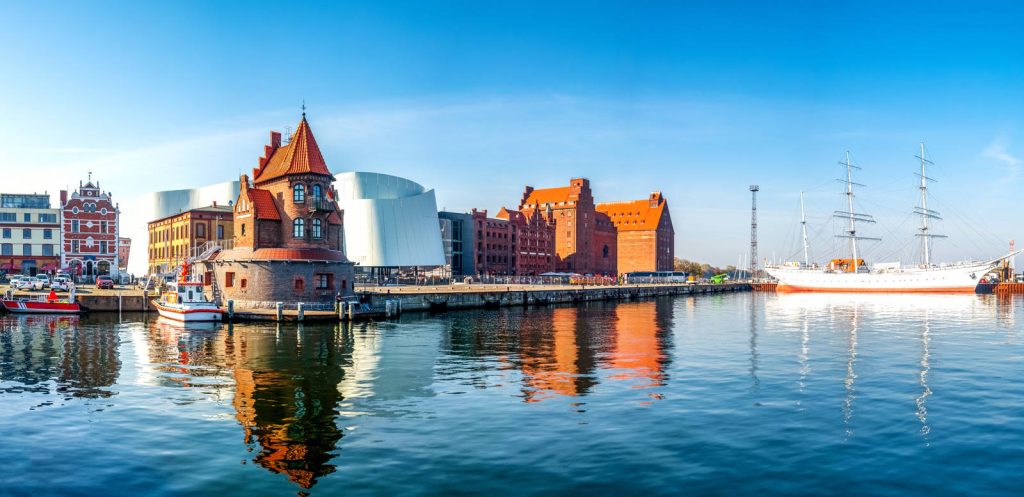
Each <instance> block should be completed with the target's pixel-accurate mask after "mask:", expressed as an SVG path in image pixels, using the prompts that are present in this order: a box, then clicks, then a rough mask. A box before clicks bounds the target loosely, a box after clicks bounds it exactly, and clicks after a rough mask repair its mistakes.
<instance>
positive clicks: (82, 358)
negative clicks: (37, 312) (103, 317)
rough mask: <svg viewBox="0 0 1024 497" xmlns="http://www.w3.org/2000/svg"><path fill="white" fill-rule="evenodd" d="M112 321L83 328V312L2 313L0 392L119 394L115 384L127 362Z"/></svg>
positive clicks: (93, 395) (0, 325)
mask: <svg viewBox="0 0 1024 497" xmlns="http://www.w3.org/2000/svg"><path fill="white" fill-rule="evenodd" d="M112 323H113V322H110V323H95V322H93V323H91V324H90V325H89V326H80V324H79V318H78V317H77V316H3V317H0V382H2V385H3V386H0V393H16V392H37V393H61V394H64V395H67V396H70V397H84V398H99V397H109V396H111V395H113V394H114V393H113V392H112V391H111V390H110V389H109V387H111V386H112V385H114V383H115V382H116V381H117V376H118V373H119V371H120V369H121V362H120V360H119V359H118V355H117V346H118V334H117V331H115V330H113V329H112V326H110V324H112ZM40 330H45V331H44V332H40Z"/></svg>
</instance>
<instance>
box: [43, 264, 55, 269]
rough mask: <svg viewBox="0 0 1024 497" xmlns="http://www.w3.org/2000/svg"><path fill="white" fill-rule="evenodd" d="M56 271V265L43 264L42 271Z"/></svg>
mask: <svg viewBox="0 0 1024 497" xmlns="http://www.w3.org/2000/svg"><path fill="white" fill-rule="evenodd" d="M56 270H57V265H56V264H44V265H43V271H56Z"/></svg>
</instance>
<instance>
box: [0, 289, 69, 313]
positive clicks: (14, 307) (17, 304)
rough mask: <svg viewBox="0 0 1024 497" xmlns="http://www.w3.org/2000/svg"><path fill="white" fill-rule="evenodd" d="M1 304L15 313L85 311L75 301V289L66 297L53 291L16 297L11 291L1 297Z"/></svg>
mask: <svg viewBox="0 0 1024 497" xmlns="http://www.w3.org/2000/svg"><path fill="white" fill-rule="evenodd" d="M0 305H2V306H3V308H4V309H7V311H8V312H12V313H14V314H81V313H82V312H84V311H85V309H83V308H82V306H81V305H80V304H79V303H78V302H76V301H75V292H74V291H73V290H72V292H71V294H70V295H68V298H66V299H58V298H57V296H56V294H55V293H53V292H50V295H40V296H38V297H32V298H29V297H18V298H15V297H14V296H13V295H12V294H11V292H8V293H7V295H5V296H4V297H3V298H0Z"/></svg>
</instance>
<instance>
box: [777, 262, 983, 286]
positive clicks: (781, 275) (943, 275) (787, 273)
mask: <svg viewBox="0 0 1024 497" xmlns="http://www.w3.org/2000/svg"><path fill="white" fill-rule="evenodd" d="M996 265H997V261H990V262H971V263H961V264H956V265H950V266H945V267H930V268H906V269H886V270H880V271H871V272H859V273H846V272H837V271H832V270H829V269H826V268H799V267H793V266H773V267H767V268H765V270H766V271H767V272H768V274H769V275H771V276H772V277H773V278H775V279H777V280H778V281H779V285H778V289H777V291H779V292H893V293H900V292H922V293H925V292H931V293H973V292H974V291H975V289H976V288H977V286H978V281H979V280H980V279H981V278H982V277H983V276H985V274H986V273H988V272H989V271H991V270H992V269H993V268H995V267H996Z"/></svg>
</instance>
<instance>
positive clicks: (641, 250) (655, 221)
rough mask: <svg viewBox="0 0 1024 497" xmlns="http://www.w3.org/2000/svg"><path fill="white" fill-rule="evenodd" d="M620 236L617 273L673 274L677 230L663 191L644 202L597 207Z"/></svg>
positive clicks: (611, 203) (636, 201)
mask: <svg viewBox="0 0 1024 497" xmlns="http://www.w3.org/2000/svg"><path fill="white" fill-rule="evenodd" d="M597 211H598V213H602V214H604V215H605V216H607V217H608V218H609V219H610V220H611V222H612V224H614V225H615V230H616V232H617V233H618V237H617V244H616V245H617V246H618V270H619V272H620V273H630V272H634V271H672V269H673V264H674V261H675V236H676V232H675V229H674V228H673V227H672V216H671V215H669V212H668V201H666V200H665V197H664V196H663V195H662V194H661V192H654V193H651V195H650V196H649V197H648V198H646V199H643V200H629V201H625V202H608V203H601V204H597Z"/></svg>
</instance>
